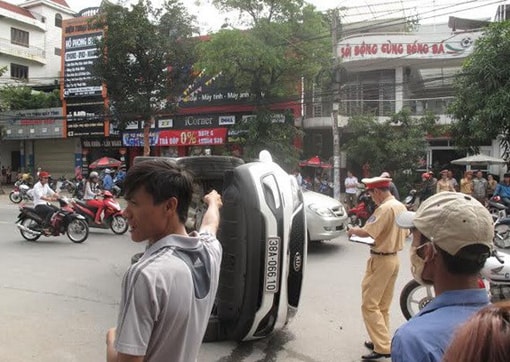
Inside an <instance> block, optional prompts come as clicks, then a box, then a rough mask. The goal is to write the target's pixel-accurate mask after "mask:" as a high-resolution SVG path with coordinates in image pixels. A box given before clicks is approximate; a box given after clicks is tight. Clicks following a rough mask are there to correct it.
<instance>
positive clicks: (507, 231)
mask: <svg viewBox="0 0 510 362" xmlns="http://www.w3.org/2000/svg"><path fill="white" fill-rule="evenodd" d="M493 241H494V245H496V246H497V247H498V248H502V249H506V248H509V247H510V227H509V225H505V224H498V225H496V226H495V227H494V239H493Z"/></svg>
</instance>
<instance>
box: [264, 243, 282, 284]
mask: <svg viewBox="0 0 510 362" xmlns="http://www.w3.org/2000/svg"><path fill="white" fill-rule="evenodd" d="M265 273H266V275H265V284H264V286H265V291H266V292H267V293H277V292H278V290H280V283H279V280H280V238H279V237H270V238H268V239H267V241H266V268H265Z"/></svg>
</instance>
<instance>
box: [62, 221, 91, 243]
mask: <svg viewBox="0 0 510 362" xmlns="http://www.w3.org/2000/svg"><path fill="white" fill-rule="evenodd" d="M66 234H67V237H68V238H69V240H71V241H72V242H73V243H83V242H84V241H85V240H86V239H87V237H88V236H89V225H88V224H87V221H85V220H80V219H74V220H72V221H71V222H70V223H69V224H67V231H66Z"/></svg>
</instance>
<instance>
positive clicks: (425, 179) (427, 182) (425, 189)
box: [420, 172, 435, 202]
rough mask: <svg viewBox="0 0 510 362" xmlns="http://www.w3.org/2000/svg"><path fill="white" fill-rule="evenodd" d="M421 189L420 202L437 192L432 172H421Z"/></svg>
mask: <svg viewBox="0 0 510 362" xmlns="http://www.w3.org/2000/svg"><path fill="white" fill-rule="evenodd" d="M421 181H422V185H421V191H420V202H423V201H425V200H427V199H428V198H429V197H430V196H432V195H433V194H434V192H435V189H434V180H433V179H432V175H431V174H430V172H424V173H422V174H421Z"/></svg>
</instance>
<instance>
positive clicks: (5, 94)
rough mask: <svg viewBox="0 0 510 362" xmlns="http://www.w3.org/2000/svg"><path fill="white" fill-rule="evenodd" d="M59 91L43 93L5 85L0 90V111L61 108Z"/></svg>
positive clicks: (28, 88) (29, 88)
mask: <svg viewBox="0 0 510 362" xmlns="http://www.w3.org/2000/svg"><path fill="white" fill-rule="evenodd" d="M61 105H62V104H61V102H60V91H59V90H58V89H55V90H53V92H50V93H45V92H40V91H34V90H33V89H32V88H31V87H27V86H14V85H7V86H4V87H3V88H0V110H2V111H15V110H21V109H38V108H52V107H61Z"/></svg>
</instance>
